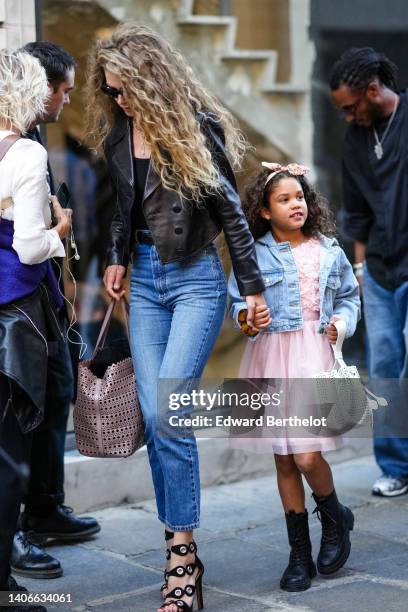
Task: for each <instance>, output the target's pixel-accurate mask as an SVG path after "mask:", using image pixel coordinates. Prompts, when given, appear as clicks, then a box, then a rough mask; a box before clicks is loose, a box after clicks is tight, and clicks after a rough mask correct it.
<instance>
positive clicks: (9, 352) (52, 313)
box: [0, 283, 63, 433]
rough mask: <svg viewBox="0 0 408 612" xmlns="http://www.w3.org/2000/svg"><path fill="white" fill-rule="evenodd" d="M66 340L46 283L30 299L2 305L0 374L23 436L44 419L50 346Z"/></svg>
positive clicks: (0, 308) (0, 309)
mask: <svg viewBox="0 0 408 612" xmlns="http://www.w3.org/2000/svg"><path fill="white" fill-rule="evenodd" d="M62 337H63V334H62V331H61V329H60V326H59V322H58V316H57V313H56V310H55V306H54V302H53V299H52V296H51V293H50V291H49V289H48V287H47V285H45V284H44V283H41V284H40V286H39V287H38V289H36V291H34V293H31V294H30V295H28V296H26V297H24V298H21V299H20V300H16V301H15V302H12V303H9V304H3V305H0V372H1V373H2V374H4V375H5V376H6V377H7V378H8V379H9V382H10V396H11V400H12V403H11V405H12V407H13V409H14V411H15V414H16V417H17V420H18V423H19V425H20V428H21V430H22V432H23V433H28V432H29V431H31V430H33V429H34V428H35V427H37V426H38V425H39V424H40V423H41V421H42V419H43V415H44V402H45V392H46V384H47V361H48V350H49V348H48V347H49V343H50V342H52V341H55V340H58V339H61V338H62Z"/></svg>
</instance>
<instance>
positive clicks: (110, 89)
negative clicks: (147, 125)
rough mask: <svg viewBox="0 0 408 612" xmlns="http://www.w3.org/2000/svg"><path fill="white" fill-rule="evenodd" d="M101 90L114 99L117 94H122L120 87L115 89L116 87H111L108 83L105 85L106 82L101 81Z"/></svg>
mask: <svg viewBox="0 0 408 612" xmlns="http://www.w3.org/2000/svg"><path fill="white" fill-rule="evenodd" d="M101 91H102V92H103V93H104V94H105V95H107V96H109V97H110V98H113V99H114V100H116V98H118V97H119V96H123V89H122V88H121V89H117V88H116V87H111V86H110V85H107V83H102V85H101Z"/></svg>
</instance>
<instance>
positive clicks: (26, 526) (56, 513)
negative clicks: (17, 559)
mask: <svg viewBox="0 0 408 612" xmlns="http://www.w3.org/2000/svg"><path fill="white" fill-rule="evenodd" d="M21 520H22V527H23V530H24V531H26V532H28V533H29V534H30V540H31V541H32V542H34V543H35V544H40V545H41V544H45V543H46V541H47V540H49V539H52V540H63V541H77V542H78V541H80V540H86V539H88V538H89V537H90V536H93V535H95V534H96V533H98V532H99V531H100V530H101V527H100V525H99V523H98V521H97V520H96V519H94V518H92V517H86V518H81V517H79V516H76V514H75V513H74V511H73V509H72V508H69V507H68V506H63V505H58V506H55V507H54V508H53V510H52V511H51V513H50V514H47V516H34V515H32V514H27V513H26V512H24V513H23V515H22V517H21Z"/></svg>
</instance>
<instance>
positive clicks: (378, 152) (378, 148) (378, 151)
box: [373, 98, 398, 159]
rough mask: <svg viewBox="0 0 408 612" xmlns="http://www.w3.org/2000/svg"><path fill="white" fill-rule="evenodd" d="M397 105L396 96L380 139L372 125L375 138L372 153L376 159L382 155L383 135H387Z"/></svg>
mask: <svg viewBox="0 0 408 612" xmlns="http://www.w3.org/2000/svg"><path fill="white" fill-rule="evenodd" d="M397 107H398V98H396V100H395V104H394V110H393V111H392V115H391V117H390V119H389V121H388V123H387V127H386V128H385V130H384V133H383V135H382V136H381V140H380V139H379V138H378V134H377V130H376V129H375V127H374V126H373V132H374V138H375V145H374V153H375V155H376V157H377V159H381V158H382V156H383V155H384V149H383V147H382V145H383V142H384V140H385V137H386V136H387V134H388V132H389V129H390V127H391V124H392V122H393V120H394V117H395V113H396V112H397Z"/></svg>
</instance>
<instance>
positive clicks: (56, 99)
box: [11, 42, 100, 578]
mask: <svg viewBox="0 0 408 612" xmlns="http://www.w3.org/2000/svg"><path fill="white" fill-rule="evenodd" d="M24 51H27V52H28V53H30V54H31V55H33V56H35V57H36V58H37V59H38V60H39V61H40V62H41V64H42V65H43V67H44V69H45V71H46V73H47V78H48V84H49V89H50V97H49V99H48V102H47V107H46V114H45V115H44V116H43V117H41V118H39V120H38V122H37V123H38V124H47V123H54V122H56V121H58V118H59V116H60V114H61V112H62V110H63V108H64V106H65V104H69V101H70V100H69V94H70V92H71V91H72V90H73V88H74V81H75V60H74V59H73V57H72V56H71V55H70V54H69V53H67V52H66V51H65V50H64V49H62V48H61V47H59V46H58V45H55V44H53V43H49V42H32V43H29V44H27V45H25V47H24ZM27 137H29V138H32V139H34V140H37V141H38V142H40V143H41V144H43V143H42V139H41V135H40V132H39V129H38V125H33V126H32V129H31V130H30V132H29V133H28V134H27ZM48 183H49V188H50V193H52V194H55V193H56V189H55V185H54V180H53V176H52V171H51V168H50V165H49V164H48ZM53 266H54V272H55V275H56V279H60V283H59V284H60V290H61V292H62V293H63V291H64V288H63V282H62V261H56V262H53ZM60 317H61V323H62V327H63V328H64V329H66V328H67V321H68V314H67V311H66V308H65V306H64V307H63V308H61V310H60ZM73 395H74V379H73V372H72V363H71V357H70V352H69V349H68V344H67V341H66V339H65V338H64V340H63V341H61V342H59V343H58V345H57V346H54V347H50V351H49V358H48V369H47V394H46V403H45V414H44V421H43V422H42V424H41V425H40V426H39V427H38V428H37V429H36V430H35V432H34V435H33V446H32V453H31V464H30V471H31V473H30V481H29V486H28V493H27V495H26V498H25V509H24V512H23V513H22V515H21V517H20V521H19V522H20V530H19V531H18V532H17V533H16V535H15V537H14V546H13V552H12V558H11V568H12V571H13V572H14V573H15V574H20V575H22V576H27V577H29V578H57V577H59V576H61V575H62V568H61V565H60V563H59V561H58V560H57V559H55V558H53V557H52V556H51V555H49V554H47V553H46V552H45V551H44V550H43V549H42V548H40V547H39V546H37V545H36V544H42V543H45V542H46V541H48V540H50V539H51V540H60V541H64V542H67V541H73V542H79V541H81V540H84V539H86V538H89V537H90V536H92V535H94V534H96V533H98V531H100V526H99V524H98V523H97V521H96V520H95V519H94V518H90V517H88V518H80V517H78V516H76V515H75V514H74V512H73V510H72V509H71V508H68V507H67V506H64V450H65V435H66V428H67V420H68V415H69V408H70V404H71V401H72V399H73Z"/></svg>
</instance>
